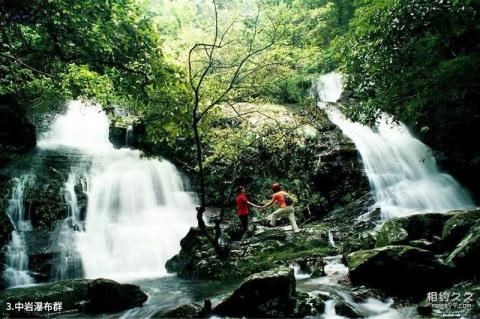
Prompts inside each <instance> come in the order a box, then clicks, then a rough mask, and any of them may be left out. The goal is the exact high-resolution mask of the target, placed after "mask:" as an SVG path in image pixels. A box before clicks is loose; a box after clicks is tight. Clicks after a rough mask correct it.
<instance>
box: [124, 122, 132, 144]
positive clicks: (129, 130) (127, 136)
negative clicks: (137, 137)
mask: <svg viewBox="0 0 480 319" xmlns="http://www.w3.org/2000/svg"><path fill="white" fill-rule="evenodd" d="M132 142H133V126H132V125H129V126H128V127H127V131H126V132H125V146H132Z"/></svg>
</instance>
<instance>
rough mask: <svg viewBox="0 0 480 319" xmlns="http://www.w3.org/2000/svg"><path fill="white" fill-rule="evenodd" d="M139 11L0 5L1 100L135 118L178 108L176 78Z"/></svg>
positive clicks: (57, 0)
mask: <svg viewBox="0 0 480 319" xmlns="http://www.w3.org/2000/svg"><path fill="white" fill-rule="evenodd" d="M145 10H146V8H145V6H144V4H143V2H142V1H137V0H127V1H124V0H113V1H93V0H91V1H75V2H73V3H72V2H71V1H66V0H49V1H18V2H16V1H4V2H2V6H1V8H0V27H1V29H2V32H1V45H0V65H1V67H0V75H1V76H0V95H4V94H7V93H12V94H15V95H16V96H17V97H18V99H21V100H22V101H23V104H25V105H30V104H32V102H33V106H34V107H31V108H29V109H28V110H27V111H29V112H32V111H35V112H37V110H41V111H43V110H49V109H51V107H52V106H54V105H56V104H58V103H61V102H63V101H64V100H67V99H76V98H82V99H88V100H90V101H94V102H97V103H101V104H103V105H104V106H107V105H109V104H113V103H115V104H121V105H128V106H129V107H130V108H131V109H132V110H134V111H135V112H138V113H141V112H140V110H141V109H142V107H143V108H145V107H147V106H148V108H151V109H155V108H159V109H165V108H168V107H169V106H171V105H172V104H175V103H177V102H178V100H179V99H181V98H183V95H182V94H181V92H182V84H181V82H182V81H181V76H179V71H178V70H177V69H176V68H174V67H172V66H171V65H169V64H167V63H166V62H165V61H164V57H163V54H162V52H161V44H162V43H161V40H160V38H159V35H158V33H157V32H156V30H155V29H154V26H153V20H152V19H150V18H149V17H148V16H147V15H146V11H145ZM179 92H180V93H179ZM164 115H165V114H164V113H161V114H160V115H158V112H157V113H156V116H161V117H163V118H165V116H164Z"/></svg>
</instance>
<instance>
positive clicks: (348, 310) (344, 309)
mask: <svg viewBox="0 0 480 319" xmlns="http://www.w3.org/2000/svg"><path fill="white" fill-rule="evenodd" d="M335 313H336V314H337V315H339V316H343V317H347V318H365V315H363V314H362V313H361V312H360V311H358V310H357V309H355V308H354V307H352V306H351V305H349V304H348V303H346V302H345V301H337V302H336V303H335Z"/></svg>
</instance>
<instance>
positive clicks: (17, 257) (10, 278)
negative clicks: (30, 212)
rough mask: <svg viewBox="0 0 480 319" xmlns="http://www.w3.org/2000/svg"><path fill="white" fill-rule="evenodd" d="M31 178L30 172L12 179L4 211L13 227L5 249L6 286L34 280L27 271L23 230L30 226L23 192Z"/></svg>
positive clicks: (28, 282) (4, 274)
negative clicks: (26, 215)
mask: <svg viewBox="0 0 480 319" xmlns="http://www.w3.org/2000/svg"><path fill="white" fill-rule="evenodd" d="M32 179H33V176H32V175H30V174H25V175H22V176H21V177H20V178H15V179H13V184H14V185H13V188H12V195H11V198H10V200H9V205H8V207H7V209H6V213H7V215H8V216H9V217H10V220H11V221H12V224H13V226H14V227H15V229H14V230H13V231H12V239H11V240H10V242H9V243H8V245H7V246H6V251H5V259H6V261H5V270H4V272H3V279H4V281H5V284H6V286H7V287H16V286H24V285H30V284H33V283H34V282H35V280H34V279H33V278H32V277H31V276H30V274H29V272H28V255H27V246H26V244H25V231H28V230H30V229H31V227H32V226H31V224H30V222H29V221H28V220H26V219H25V206H24V193H25V188H26V186H27V185H28V184H29V183H30V182H32Z"/></svg>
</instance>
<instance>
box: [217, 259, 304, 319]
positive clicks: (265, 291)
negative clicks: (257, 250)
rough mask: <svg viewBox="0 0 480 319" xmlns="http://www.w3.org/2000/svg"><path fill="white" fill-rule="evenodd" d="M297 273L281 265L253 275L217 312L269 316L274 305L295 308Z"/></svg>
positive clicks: (282, 310) (241, 315) (286, 308)
mask: <svg viewBox="0 0 480 319" xmlns="http://www.w3.org/2000/svg"><path fill="white" fill-rule="evenodd" d="M295 285H296V283H295V276H294V271H293V269H291V268H287V267H280V268H276V269H272V270H268V271H264V272H261V273H257V274H254V275H251V276H250V277H248V278H247V279H245V280H244V281H243V282H242V283H241V284H240V286H239V287H238V288H237V289H235V291H234V292H233V293H232V294H231V295H229V296H228V297H226V298H225V299H224V300H223V301H222V302H220V303H219V304H218V305H217V306H216V307H215V308H214V309H213V311H214V313H215V314H217V315H220V316H230V317H244V316H245V317H257V318H258V317H266V316H268V312H269V311H270V310H271V309H275V311H279V312H287V313H288V312H291V311H292V308H293V307H294V305H295V302H294V299H293V297H294V295H295Z"/></svg>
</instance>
